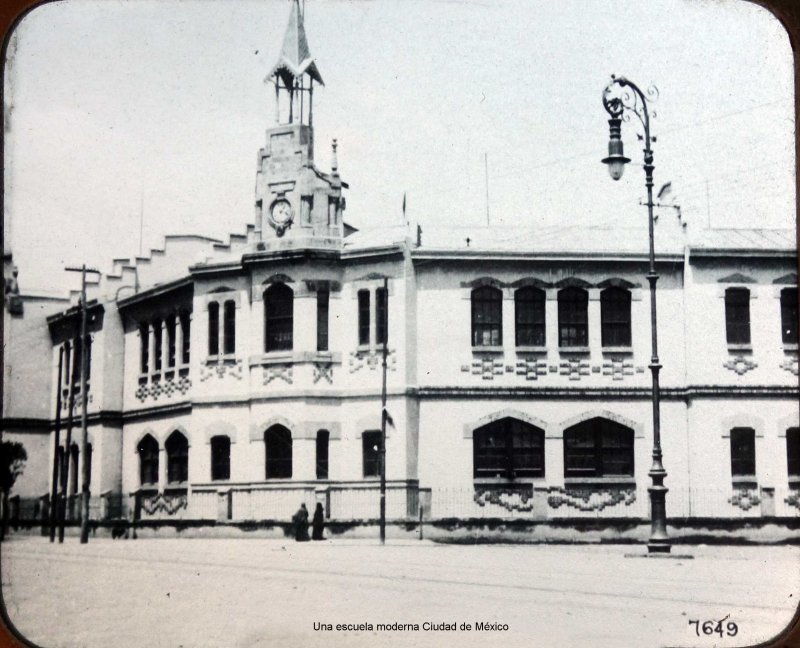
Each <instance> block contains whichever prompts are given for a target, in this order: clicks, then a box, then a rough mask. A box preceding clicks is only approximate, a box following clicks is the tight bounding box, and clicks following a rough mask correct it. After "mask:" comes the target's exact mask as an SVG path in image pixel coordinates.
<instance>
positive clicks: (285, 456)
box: [264, 425, 292, 479]
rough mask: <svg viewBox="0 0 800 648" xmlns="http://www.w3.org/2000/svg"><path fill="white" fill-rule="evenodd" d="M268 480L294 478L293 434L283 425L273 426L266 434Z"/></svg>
mask: <svg viewBox="0 0 800 648" xmlns="http://www.w3.org/2000/svg"><path fill="white" fill-rule="evenodd" d="M264 445H265V450H266V477H267V479H272V478H276V479H288V478H290V477H291V476H292V433H291V432H289V430H287V429H286V428H285V427H283V426H282V425H273V426H272V427H271V428H269V429H268V430H267V431H266V432H264Z"/></svg>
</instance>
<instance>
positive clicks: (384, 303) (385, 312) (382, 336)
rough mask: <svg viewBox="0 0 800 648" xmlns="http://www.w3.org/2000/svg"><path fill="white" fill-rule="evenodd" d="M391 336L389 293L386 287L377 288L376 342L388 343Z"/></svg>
mask: <svg viewBox="0 0 800 648" xmlns="http://www.w3.org/2000/svg"><path fill="white" fill-rule="evenodd" d="M388 336H389V295H388V294H387V292H386V289H385V288H378V289H376V290H375V344H386V341H387V340H388Z"/></svg>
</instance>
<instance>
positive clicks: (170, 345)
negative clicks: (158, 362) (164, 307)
mask: <svg viewBox="0 0 800 648" xmlns="http://www.w3.org/2000/svg"><path fill="white" fill-rule="evenodd" d="M175 329H176V322H175V318H174V317H172V316H170V317H168V318H167V367H174V366H175V350H176V348H175V344H176V342H177V340H176V339H175Z"/></svg>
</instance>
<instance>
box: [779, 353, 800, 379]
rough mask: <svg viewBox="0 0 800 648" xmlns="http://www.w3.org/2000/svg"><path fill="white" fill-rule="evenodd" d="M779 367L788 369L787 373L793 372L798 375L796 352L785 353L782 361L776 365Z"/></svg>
mask: <svg viewBox="0 0 800 648" xmlns="http://www.w3.org/2000/svg"><path fill="white" fill-rule="evenodd" d="M778 366H779V367H780V368H781V369H783V370H785V371H788V372H789V373H792V374H794V375H795V376H797V375H798V360H797V355H796V354H791V355H787V356H786V357H785V358H784V359H783V362H781V363H780V364H779V365H778Z"/></svg>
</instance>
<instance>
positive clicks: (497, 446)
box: [472, 417, 544, 479]
mask: <svg viewBox="0 0 800 648" xmlns="http://www.w3.org/2000/svg"><path fill="white" fill-rule="evenodd" d="M472 447H473V470H474V476H475V477H503V478H507V479H514V478H515V477H542V476H544V430H541V429H540V428H538V427H536V426H534V425H531V424H530V423H525V422H524V421H520V420H518V419H515V418H510V417H507V418H503V419H500V420H498V421H492V422H491V423H488V424H487V425H484V426H482V427H479V428H478V429H477V430H475V432H474V433H473V437H472Z"/></svg>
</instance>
